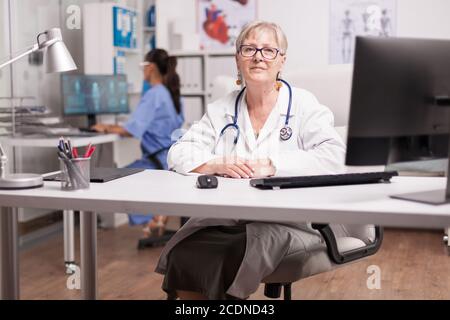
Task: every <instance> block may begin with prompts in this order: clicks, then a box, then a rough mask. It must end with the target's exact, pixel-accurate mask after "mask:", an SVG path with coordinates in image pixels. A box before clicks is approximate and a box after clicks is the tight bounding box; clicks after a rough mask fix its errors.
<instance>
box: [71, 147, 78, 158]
mask: <svg viewBox="0 0 450 320" xmlns="http://www.w3.org/2000/svg"><path fill="white" fill-rule="evenodd" d="M72 154H73V156H74V157H75V158H78V150H77V148H75V147H73V148H72Z"/></svg>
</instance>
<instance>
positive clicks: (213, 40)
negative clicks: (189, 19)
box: [197, 0, 257, 49]
mask: <svg viewBox="0 0 450 320" xmlns="http://www.w3.org/2000/svg"><path fill="white" fill-rule="evenodd" d="M197 1H198V2H197V3H198V6H197V7H198V11H197V26H198V30H199V33H200V47H201V49H229V48H231V47H233V46H234V44H235V42H236V38H237V36H238V35H239V32H240V31H241V29H242V27H243V26H244V25H245V24H247V23H248V22H250V21H253V20H255V19H256V2H257V0H197Z"/></svg>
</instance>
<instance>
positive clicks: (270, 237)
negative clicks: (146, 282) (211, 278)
mask: <svg viewBox="0 0 450 320" xmlns="http://www.w3.org/2000/svg"><path fill="white" fill-rule="evenodd" d="M292 90H293V99H292V108H291V112H290V118H289V126H290V127H291V128H292V130H293V135H292V137H291V139H289V140H288V141H282V140H281V139H280V129H281V128H283V126H284V124H285V119H286V114H287V106H288V101H289V91H288V89H287V87H286V86H283V87H282V88H281V90H280V94H279V97H278V100H277V103H276V106H275V108H274V109H273V110H272V112H271V114H270V116H269V118H268V119H267V121H266V123H265V124H264V127H263V128H262V129H261V131H260V134H259V137H258V139H257V140H256V138H255V135H254V132H253V129H252V125H251V122H250V118H249V114H248V110H247V105H246V102H245V100H246V99H245V93H244V96H243V98H242V100H241V104H240V111H239V116H238V125H239V127H240V130H241V133H240V138H239V140H238V143H237V145H236V146H235V148H233V146H234V145H233V139H234V131H233V130H232V129H230V130H228V131H227V134H226V135H225V136H224V137H222V138H221V139H219V136H220V132H221V130H222V128H223V127H224V126H225V125H227V124H229V123H232V122H233V117H234V108H235V100H236V97H237V94H238V92H237V91H236V92H233V93H231V94H229V95H228V96H226V97H225V98H223V99H220V100H218V101H216V102H214V103H212V104H210V105H208V108H207V112H206V114H205V115H204V116H203V118H202V119H201V120H200V122H198V123H196V124H194V125H193V126H192V127H191V129H190V130H189V131H188V132H187V133H186V134H185V135H184V136H183V137H182V138H181V139H180V140H179V141H178V142H177V143H176V144H174V145H173V146H172V147H171V149H170V151H169V154H168V164H169V168H170V169H172V170H174V171H176V172H179V173H181V174H189V173H190V172H191V171H192V170H193V169H195V168H197V167H199V166H200V165H202V164H203V163H205V162H208V161H209V160H211V159H214V158H220V157H222V156H224V155H230V154H236V155H237V156H239V157H242V158H246V159H253V160H254V159H263V158H269V159H271V160H272V163H273V164H274V166H275V168H276V173H275V175H276V176H284V175H291V176H292V175H316V174H337V173H342V172H344V156H345V144H344V143H343V141H342V139H341V137H340V136H339V135H338V133H337V132H336V131H335V129H334V127H333V124H334V117H333V114H332V112H331V111H330V110H329V109H328V108H327V107H325V106H323V105H321V104H320V103H319V102H318V101H317V99H316V98H315V97H314V95H313V94H311V93H310V92H308V91H306V90H303V89H297V88H292ZM219 188H220V186H219ZM261 201H264V199H261ZM237 223H239V221H237V220H230V219H220V220H217V219H209V218H191V219H190V220H189V221H188V222H187V223H186V224H185V225H184V226H183V227H182V228H181V229H180V230H179V231H178V232H177V234H176V235H175V236H174V237H173V238H172V239H171V240H170V241H169V242H168V243H167V245H166V247H165V248H164V250H163V252H162V254H161V257H160V261H159V263H158V266H157V268H156V271H157V272H159V273H162V274H164V273H165V270H166V266H167V254H168V253H169V252H170V250H171V249H172V248H173V247H174V246H175V245H176V244H177V243H178V242H179V241H181V240H182V239H184V238H186V237H188V236H189V235H191V234H193V233H194V232H196V231H197V230H200V229H202V228H204V227H206V226H214V225H235V224H237ZM246 226H247V227H246V231H247V247H246V253H245V256H244V259H243V262H242V264H241V266H240V268H239V270H238V273H237V274H236V277H235V279H234V282H233V283H232V285H231V286H230V288H229V289H228V291H227V293H228V294H229V295H232V296H235V297H238V298H246V297H248V296H249V295H250V294H251V293H253V292H254V291H256V290H257V288H258V286H259V284H260V282H261V280H262V279H263V278H264V277H266V276H267V275H269V274H270V273H272V272H273V271H274V270H275V268H276V267H277V265H278V263H279V262H280V261H281V259H282V258H283V257H284V256H285V255H286V254H288V253H290V252H295V251H298V250H303V249H305V248H306V247H308V245H307V244H306V243H305V242H306V241H308V242H309V243H311V241H312V242H316V243H320V242H321V241H322V239H321V237H320V236H319V234H318V232H317V231H315V230H313V229H311V227H310V224H308V223H292V224H287V223H285V222H283V223H264V222H252V223H249V224H247V225H246Z"/></svg>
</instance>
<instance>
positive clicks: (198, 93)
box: [181, 91, 207, 97]
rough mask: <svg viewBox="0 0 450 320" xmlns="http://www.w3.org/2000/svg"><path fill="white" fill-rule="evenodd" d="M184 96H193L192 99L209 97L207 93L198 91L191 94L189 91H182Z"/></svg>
mask: <svg viewBox="0 0 450 320" xmlns="http://www.w3.org/2000/svg"><path fill="white" fill-rule="evenodd" d="M181 95H182V96H185V97H186V96H192V97H200V96H205V95H207V93H206V92H205V91H196V92H194V91H193V92H189V91H182V92H181Z"/></svg>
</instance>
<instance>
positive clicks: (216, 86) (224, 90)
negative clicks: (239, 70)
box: [210, 75, 240, 101]
mask: <svg viewBox="0 0 450 320" xmlns="http://www.w3.org/2000/svg"><path fill="white" fill-rule="evenodd" d="M239 89H240V86H238V85H237V84H236V78H233V77H230V76H226V75H221V76H217V77H215V78H214V80H213V86H212V89H211V97H210V99H211V100H210V101H215V100H217V99H219V98H222V97H224V96H226V95H227V94H229V93H230V92H233V91H235V90H239Z"/></svg>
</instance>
